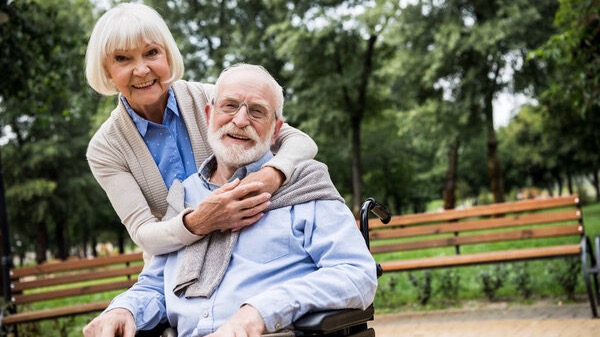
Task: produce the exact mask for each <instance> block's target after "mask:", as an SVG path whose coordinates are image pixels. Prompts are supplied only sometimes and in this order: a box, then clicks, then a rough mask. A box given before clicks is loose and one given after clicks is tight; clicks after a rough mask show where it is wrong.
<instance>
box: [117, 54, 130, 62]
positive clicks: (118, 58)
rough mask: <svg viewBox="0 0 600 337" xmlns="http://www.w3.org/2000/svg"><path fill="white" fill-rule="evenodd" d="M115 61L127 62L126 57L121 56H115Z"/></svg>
mask: <svg viewBox="0 0 600 337" xmlns="http://www.w3.org/2000/svg"><path fill="white" fill-rule="evenodd" d="M115 61H117V62H123V61H127V57H125V56H123V55H115Z"/></svg>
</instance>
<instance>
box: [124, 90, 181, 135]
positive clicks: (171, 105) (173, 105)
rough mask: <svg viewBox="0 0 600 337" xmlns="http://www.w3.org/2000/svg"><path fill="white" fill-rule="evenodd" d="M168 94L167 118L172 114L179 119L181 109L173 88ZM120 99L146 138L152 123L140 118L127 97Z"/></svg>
mask: <svg viewBox="0 0 600 337" xmlns="http://www.w3.org/2000/svg"><path fill="white" fill-rule="evenodd" d="M167 93H168V95H169V97H168V98H167V108H166V109H165V116H166V114H167V113H169V112H171V113H174V114H175V115H176V116H178V117H179V108H178V107H177V100H176V99H175V92H174V91H173V88H169V90H168V91H167ZM120 98H121V102H122V103H123V106H124V107H125V110H126V111H127V113H128V114H129V117H131V120H132V121H133V123H134V124H135V126H136V128H137V129H138V131H139V132H140V135H142V137H144V136H145V135H146V132H147V131H148V123H150V122H149V121H148V120H147V119H145V118H142V117H140V115H138V114H137V113H135V111H134V110H133V109H132V108H131V106H130V105H129V102H127V99H126V98H125V96H123V95H120ZM164 120H165V118H164V117H163V121H164Z"/></svg>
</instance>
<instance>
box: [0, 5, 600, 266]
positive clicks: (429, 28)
mask: <svg viewBox="0 0 600 337" xmlns="http://www.w3.org/2000/svg"><path fill="white" fill-rule="evenodd" d="M118 2H119V1H106V0H104V1H100V0H95V1H94V0H14V1H9V0H0V132H1V134H0V153H1V156H0V160H1V161H0V172H1V173H2V177H1V178H2V179H0V187H1V192H2V193H0V197H1V198H2V200H0V201H1V203H0V220H1V221H2V223H3V227H7V228H4V229H3V231H2V233H3V242H4V249H5V250H6V248H7V247H6V246H7V244H9V246H10V249H11V251H12V254H13V256H14V257H15V260H14V261H15V265H17V266H18V265H21V264H22V263H25V262H27V261H35V262H38V263H39V262H43V261H45V260H47V259H52V258H58V259H66V258H67V257H69V256H79V257H84V256H92V255H94V256H95V255H102V254H105V253H107V252H113V251H120V252H123V251H126V250H128V249H133V247H132V246H131V245H132V244H131V243H130V241H128V240H129V239H128V235H127V234H126V232H125V229H124V226H123V225H121V224H120V221H119V219H118V218H117V216H116V214H115V213H114V211H113V209H112V207H111V205H110V203H109V202H108V199H107V198H106V196H105V194H104V192H103V191H102V190H101V188H100V187H99V186H98V184H97V183H96V181H95V180H94V178H93V177H92V175H91V173H90V170H89V168H88V165H87V162H86V159H85V150H86V146H87V143H88V141H89V139H90V137H91V135H92V134H93V133H94V131H95V130H96V129H97V128H98V127H99V125H100V124H101V123H102V122H103V121H104V120H105V119H106V118H107V117H108V114H109V113H110V111H111V109H112V108H113V107H114V105H115V102H116V96H115V97H102V96H100V95H98V94H96V93H95V92H94V91H93V90H92V89H91V88H89V87H88V85H87V83H86V81H85V77H84V54H85V49H86V44H87V40H88V37H89V34H90V31H91V29H92V26H93V23H94V22H95V20H96V19H97V18H98V17H99V16H100V15H101V14H102V13H103V12H104V11H105V10H106V9H107V8H110V7H111V6H113V5H114V4H115V3H118ZM143 2H144V3H146V4H148V5H150V6H152V7H154V8H155V9H156V10H157V11H158V12H159V13H160V14H161V15H163V17H164V18H165V20H166V21H167V23H168V25H169V27H170V29H171V30H172V33H173V34H174V35H175V37H176V40H177V41H178V44H179V46H180V48H181V51H182V54H183V55H184V60H185V63H186V75H185V76H184V78H185V79H187V80H193V81H202V82H209V83H212V82H214V80H215V79H216V76H217V75H218V73H219V72H220V71H221V70H222V69H223V67H225V66H227V65H230V64H233V63H236V62H248V63H255V64H261V65H263V66H265V67H266V68H267V69H268V70H269V71H270V72H271V73H272V74H273V75H274V76H275V78H276V79H277V80H278V81H279V82H280V83H281V84H282V85H283V87H284V89H285V94H286V100H287V101H286V106H285V112H284V113H285V116H286V117H287V121H288V123H289V124H291V125H293V126H295V127H297V128H300V129H301V130H303V131H304V132H306V133H308V134H309V135H310V136H311V137H313V139H314V140H315V141H316V142H317V144H318V145H319V154H318V157H317V159H319V160H321V161H323V162H325V163H326V164H327V165H328V166H329V171H330V173H331V176H332V179H333V181H334V183H335V184H336V186H337V188H338V189H339V190H340V191H341V193H342V195H343V196H344V197H345V199H346V201H347V204H348V205H349V206H350V207H351V208H352V209H353V210H354V211H356V210H358V207H359V205H360V203H361V201H362V200H364V199H365V198H366V197H369V196H373V197H375V198H376V199H377V200H379V201H380V202H382V203H383V204H385V205H386V206H388V208H390V210H391V211H392V213H394V214H404V213H413V212H423V211H431V210H437V209H442V208H446V209H449V208H458V207H465V206H470V205H475V204H488V203H493V202H501V201H508V200H516V199H522V198H533V197H539V196H546V195H560V194H568V193H578V194H580V195H581V197H582V199H583V201H584V204H595V203H598V201H599V200H600V183H599V177H598V169H599V168H600V153H599V151H598V149H600V135H599V134H598V130H600V114H599V111H598V110H599V107H600V104H599V103H600V102H599V100H600V95H599V90H600V83H599V80H598V78H599V74H600V72H599V71H598V70H599V69H600V51H599V48H600V9H599V8H600V1H598V0H578V1H576V0H563V1H551V0H538V1H530V0H493V1H491V0H429V1H416V0H415V1H409V0H406V1H381V0H372V1H354V0H321V1H311V0H302V1H297V0H253V1H249V0H238V1H226V0H221V1H216V0H215V1H208V0H170V1H158V0H147V1H143ZM6 233H8V235H6Z"/></svg>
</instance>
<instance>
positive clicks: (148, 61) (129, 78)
mask: <svg viewBox="0 0 600 337" xmlns="http://www.w3.org/2000/svg"><path fill="white" fill-rule="evenodd" d="M106 70H107V72H108V75H109V77H110V78H111V79H112V80H113V82H114V84H115V86H116V87H117V89H118V90H119V92H121V94H123V96H125V98H126V99H127V102H128V103H129V105H130V106H131V107H132V108H133V110H135V112H137V113H138V114H139V115H141V116H142V117H145V118H146V119H151V118H150V117H151V116H152V115H151V114H155V115H156V114H160V115H161V116H162V113H163V112H164V109H165V107H166V105H167V98H168V96H167V90H168V89H169V86H170V83H165V81H167V80H168V79H169V78H170V76H171V72H170V68H169V62H168V60H167V54H166V52H165V49H164V48H163V47H161V46H160V45H158V44H156V43H150V44H147V45H143V46H140V47H138V48H136V49H130V50H116V51H115V52H114V53H113V54H112V55H110V56H109V57H108V60H107V61H106ZM160 122H161V121H159V123H160Z"/></svg>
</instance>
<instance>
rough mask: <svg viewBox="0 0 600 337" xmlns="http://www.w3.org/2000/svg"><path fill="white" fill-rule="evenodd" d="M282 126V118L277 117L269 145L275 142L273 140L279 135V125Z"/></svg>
mask: <svg viewBox="0 0 600 337" xmlns="http://www.w3.org/2000/svg"><path fill="white" fill-rule="evenodd" d="M282 126H283V119H281V118H278V119H277V120H276V121H275V128H274V129H273V139H271V145H273V144H275V140H276V139H277V137H279V131H281V127H282Z"/></svg>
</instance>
